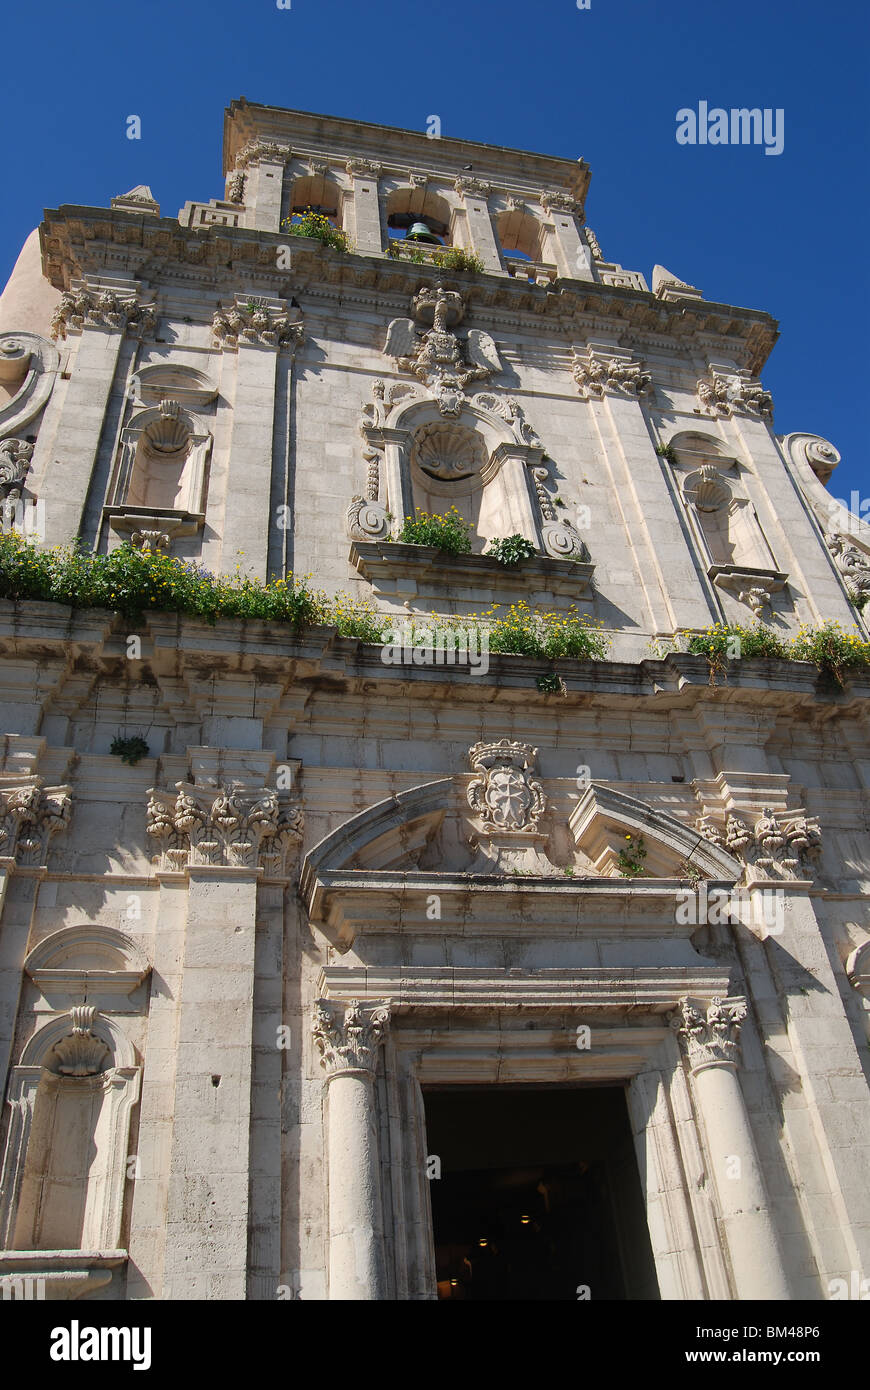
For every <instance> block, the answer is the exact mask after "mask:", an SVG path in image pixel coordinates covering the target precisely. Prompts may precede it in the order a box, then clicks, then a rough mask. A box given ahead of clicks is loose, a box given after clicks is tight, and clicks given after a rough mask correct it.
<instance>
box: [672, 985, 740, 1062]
mask: <svg viewBox="0 0 870 1390" xmlns="http://www.w3.org/2000/svg"><path fill="white" fill-rule="evenodd" d="M747 1012H748V1011H747V1007H746V1000H745V999H743V998H739V997H735V998H733V999H722V998H720V997H718V996H717V997H716V998H714V999H712V1000H711V1001H710V1003H709V1004H707V1003H703V1002H699V1001H695V1000H692V999H691V998H689V997H688V996H687V997H686V998H684V999H681V1000H680V1002H679V1004H678V1006H677V1008H676V1010H675V1011H674V1013H673V1014H672V1015H671V1020H670V1022H671V1027H672V1028H673V1029H674V1031H675V1032H676V1034H677V1037H678V1038H679V1041H680V1045H681V1047H682V1049H683V1052H684V1053H685V1055H686V1057H687V1059H688V1062H689V1067H690V1069H691V1070H692V1071H693V1072H697V1071H701V1070H703V1068H704V1067H723V1066H724V1067H736V1066H737V1065H738V1064H739V1062H740V1025H741V1024H742V1022H743V1020H744V1019H745V1018H746V1015H747Z"/></svg>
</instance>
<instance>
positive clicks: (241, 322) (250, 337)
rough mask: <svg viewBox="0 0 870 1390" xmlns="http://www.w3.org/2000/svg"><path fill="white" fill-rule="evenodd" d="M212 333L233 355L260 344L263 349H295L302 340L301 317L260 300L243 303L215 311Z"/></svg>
mask: <svg viewBox="0 0 870 1390" xmlns="http://www.w3.org/2000/svg"><path fill="white" fill-rule="evenodd" d="M212 331H213V333H214V336H215V338H216V340H217V342H218V344H219V346H220V347H222V348H223V349H224V350H225V351H228V352H234V351H235V350H236V349H237V348H238V347H239V345H240V344H245V343H259V344H260V345H261V346H263V347H275V348H277V347H281V346H282V345H284V344H289V345H291V346H292V347H293V348H294V349H295V347H296V345H297V344H298V343H300V342H301V341H302V339H303V338H304V336H305V328H304V325H303V323H302V319H301V317H300V316H298V315H296V316H295V317H294V316H292V315H291V314H290V313H288V312H287V311H286V310H283V311H282V310H281V309H277V308H275V307H274V306H270V305H269V304H267V303H265V302H264V301H262V300H254V299H251V300H246V301H243V302H239V303H236V304H233V305H231V306H230V307H229V308H226V309H218V310H217V311H216V313H215V315H214V319H213V320H212Z"/></svg>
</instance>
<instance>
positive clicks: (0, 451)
mask: <svg viewBox="0 0 870 1390" xmlns="http://www.w3.org/2000/svg"><path fill="white" fill-rule="evenodd" d="M32 458H33V445H32V444H29V443H28V442H27V441H26V440H24V439H4V440H3V442H2V444H0V501H5V502H15V501H17V500H18V499H19V498H20V497H21V489H22V487H23V484H24V479H25V478H26V477H27V471H28V469H29V468H30V460H31V459H32Z"/></svg>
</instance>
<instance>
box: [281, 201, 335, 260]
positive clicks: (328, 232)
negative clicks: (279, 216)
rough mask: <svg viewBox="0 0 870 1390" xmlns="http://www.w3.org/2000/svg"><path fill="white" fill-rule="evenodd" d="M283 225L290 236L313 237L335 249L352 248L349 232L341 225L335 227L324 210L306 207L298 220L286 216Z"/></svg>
mask: <svg viewBox="0 0 870 1390" xmlns="http://www.w3.org/2000/svg"><path fill="white" fill-rule="evenodd" d="M281 226H282V227H283V228H284V230H285V232H286V233H287V235H288V236H304V237H311V238H312V240H314V241H319V242H320V243H321V245H323V246H331V247H332V249H333V250H334V251H350V249H351V246H350V242H349V240H348V235H347V232H343V231H342V230H341V228H340V227H333V225H332V223H331V222H330V220H329V218H328V217H325V216H324V215H323V213H322V212H315V211H314V209H313V208H306V209H305V211H304V212H303V213H301V214H300V215H299V220H298V221H297V222H294V220H293V218H292V217H285V218H284V221H283V222H282V223H281Z"/></svg>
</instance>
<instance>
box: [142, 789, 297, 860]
mask: <svg viewBox="0 0 870 1390" xmlns="http://www.w3.org/2000/svg"><path fill="white" fill-rule="evenodd" d="M175 785H176V789H177V795H176V796H175V798H174V799H173V797H172V793H171V792H168V791H162V790H158V789H156V788H152V789H151V790H150V791H149V793H148V798H149V799H148V806H147V811H146V830H147V831H148V834H149V835H151V836H152V837H153V838H154V839H155V840H157V841H158V843H159V845H160V866H161V868H163V869H165V870H175V871H176V872H182V871H183V870H184V869H187V868H196V867H204V866H219V867H230V868H245V869H256V868H258V867H262V868H264V869H265V871H266V876H267V877H268V878H283V877H285V876H286V874H287V872H288V860H289V859H290V857H291V851H292V850H294V849H298V846H299V844H300V842H301V840H302V829H303V817H302V812H301V811H300V809H299V808H298V806H295V805H291V804H290V803H289V802H287V801H282V800H280V799H279V797H278V794H277V792H275V791H272V790H270V789H268V788H263V789H261V790H258V791H251V790H250V789H244V788H242V787H239V786H233V787H221V789H220V790H219V792H218V793H217V794H216V795H215V792H214V790H213V789H211V790H206V789H205V788H201V787H195V786H192V785H190V784H186V783H183V782H176V784H175Z"/></svg>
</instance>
